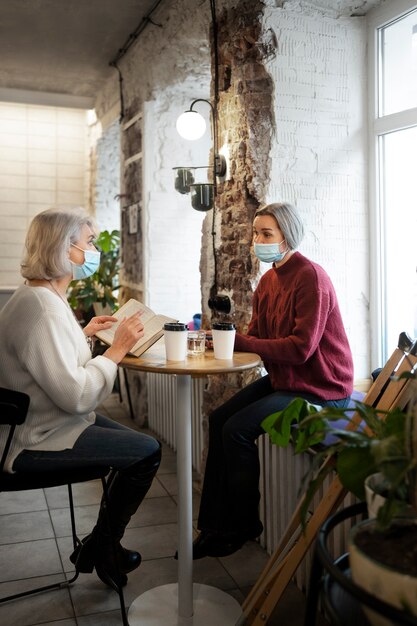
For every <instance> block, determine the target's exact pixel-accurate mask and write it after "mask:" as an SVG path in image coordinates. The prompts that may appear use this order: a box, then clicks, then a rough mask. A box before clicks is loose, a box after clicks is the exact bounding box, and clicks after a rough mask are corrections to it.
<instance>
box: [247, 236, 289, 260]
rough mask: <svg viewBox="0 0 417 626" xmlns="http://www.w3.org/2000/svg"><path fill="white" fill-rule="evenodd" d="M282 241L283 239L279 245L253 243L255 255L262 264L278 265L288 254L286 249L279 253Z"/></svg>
mask: <svg viewBox="0 0 417 626" xmlns="http://www.w3.org/2000/svg"><path fill="white" fill-rule="evenodd" d="M284 241H285V239H283V240H282V241H280V243H255V244H254V246H253V248H254V252H255V255H256V256H257V257H258V259H259V260H260V261H263V262H264V263H278V261H282V259H283V258H284V256H285V255H286V254H287V252H288V248H287V249H286V250H284V252H280V251H279V247H280V245H281V244H282V243H284Z"/></svg>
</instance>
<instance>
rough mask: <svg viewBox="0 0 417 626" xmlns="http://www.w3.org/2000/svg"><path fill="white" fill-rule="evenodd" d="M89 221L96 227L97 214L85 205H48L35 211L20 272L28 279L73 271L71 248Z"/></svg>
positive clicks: (49, 278) (49, 276)
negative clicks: (95, 215) (86, 208)
mask: <svg viewBox="0 0 417 626" xmlns="http://www.w3.org/2000/svg"><path fill="white" fill-rule="evenodd" d="M84 224H87V226H90V228H91V229H92V230H93V231H94V232H97V231H96V226H95V223H94V220H93V218H92V217H91V216H90V215H88V213H87V212H86V211H85V210H84V209H81V208H76V209H48V210H46V211H42V212H41V213H38V215H35V217H34V218H33V220H32V222H31V224H30V226H29V230H28V232H27V235H26V241H25V252H24V256H23V259H22V262H21V264H20V273H21V274H22V276H23V278H27V279H28V280H34V279H37V280H51V279H53V278H62V276H65V275H66V274H69V273H70V272H71V263H70V260H69V257H68V251H69V248H70V245H71V244H72V243H76V242H77V241H78V240H79V238H80V234H81V228H82V227H83V226H84Z"/></svg>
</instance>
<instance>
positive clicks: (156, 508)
mask: <svg viewBox="0 0 417 626" xmlns="http://www.w3.org/2000/svg"><path fill="white" fill-rule="evenodd" d="M101 412H102V413H104V414H107V415H109V416H111V417H113V418H115V419H118V420H120V421H122V422H124V423H127V424H129V425H130V426H131V425H132V423H131V421H130V419H129V417H128V416H127V414H126V412H125V411H124V409H123V406H122V405H120V403H119V399H118V396H117V395H112V396H111V397H110V398H109V399H108V400H107V401H106V403H105V404H104V405H103V406H102V407H101ZM175 472H176V456H175V454H174V452H172V450H171V449H170V448H168V447H167V446H164V450H163V460H162V463H161V466H160V469H159V471H158V474H157V477H156V479H155V480H154V483H153V485H152V488H151V490H150V492H149V493H148V496H147V497H146V499H145V501H144V502H143V503H142V505H141V507H140V509H139V511H138V513H136V515H135V516H134V517H133V518H132V520H131V522H130V524H129V527H128V529H127V530H126V533H125V537H124V541H123V543H124V545H125V546H126V547H128V548H132V549H133V548H135V549H139V550H140V552H141V553H142V556H143V562H142V565H141V567H140V568H139V569H137V570H136V571H135V572H132V573H131V574H129V582H128V584H127V586H126V587H125V598H126V604H127V606H129V605H130V603H131V602H132V601H133V599H134V598H136V596H138V595H139V594H141V593H142V592H144V591H146V590H148V589H150V588H152V587H155V586H157V585H161V584H166V583H172V582H175V581H176V579H177V561H175V560H174V558H173V555H174V553H175V550H176V546H177V483H176V473H175ZM74 496H75V504H76V517H77V527H78V529H79V533H80V535H84V534H87V533H88V532H89V531H90V530H91V528H92V527H93V525H94V522H95V519H96V515H97V511H98V505H99V500H100V497H101V485H100V484H99V483H85V484H82V485H76V486H75V487H74ZM193 500H194V502H193V507H194V515H195V516H196V514H197V510H198V504H199V494H198V491H197V490H195V492H194V496H193ZM67 507H68V502H67V492H66V488H65V487H64V488H55V489H48V490H45V491H31V492H25V493H21V494H5V493H2V494H0V595H1V596H4V595H7V594H11V593H14V592H17V591H21V590H23V589H25V588H30V587H31V586H34V585H35V584H37V585H38V586H39V585H41V584H48V583H49V582H50V581H54V580H56V579H60V577H62V572H65V574H68V573H70V572H71V571H72V570H73V566H72V564H71V563H70V561H69V559H68V555H69V554H70V552H71V538H70V520H69V514H68V508H67ZM267 558H268V557H267V554H266V553H265V551H264V550H262V548H261V547H260V546H259V545H258V544H257V543H256V542H249V543H248V544H246V545H245V546H244V547H243V548H242V549H241V550H240V551H239V552H237V553H235V554H234V555H232V556H230V557H227V558H222V559H212V558H206V559H202V560H200V561H196V562H195V564H194V580H195V581H196V582H200V583H205V584H208V585H213V586H215V587H218V588H220V589H223V590H224V591H226V592H228V593H230V594H231V595H233V596H234V597H235V598H237V599H238V601H239V602H242V601H243V599H244V597H245V596H246V594H247V593H248V591H249V589H250V588H251V586H252V585H253V583H254V582H255V581H256V579H257V576H258V574H259V573H260V571H261V570H262V568H263V566H264V565H265V563H266V561H267ZM118 607H119V604H118V596H117V594H116V593H115V592H113V591H112V590H111V589H109V588H107V587H105V586H104V585H103V583H102V582H101V581H100V580H99V579H98V578H97V576H96V575H95V573H93V574H81V575H80V576H79V578H78V579H77V581H76V582H75V583H74V584H73V585H72V587H71V588H70V589H63V590H58V591H51V592H48V593H42V594H38V595H35V596H31V597H30V598H24V599H20V600H16V601H14V602H10V603H7V604H2V605H0V624H1V625H2V626H34V625H35V624H43V625H44V626H52V625H54V626H76V625H78V626H119V625H120V624H121V618H120V612H119V610H118ZM303 609H304V596H303V595H302V594H301V592H300V591H299V590H298V589H296V588H295V587H294V586H290V588H289V589H288V590H287V592H286V594H285V597H284V598H283V599H282V601H281V602H280V604H279V607H278V608H277V609H276V611H275V613H274V616H273V618H272V619H271V620H270V621H269V622H268V623H269V624H270V625H271V626H276V625H278V624H279V626H298V625H299V626H301V625H302V623H303V612H304V611H303ZM144 626H146V625H144ZM194 626H200V625H199V624H194ZM206 626H212V625H206ZM213 626H222V625H221V624H216V625H213Z"/></svg>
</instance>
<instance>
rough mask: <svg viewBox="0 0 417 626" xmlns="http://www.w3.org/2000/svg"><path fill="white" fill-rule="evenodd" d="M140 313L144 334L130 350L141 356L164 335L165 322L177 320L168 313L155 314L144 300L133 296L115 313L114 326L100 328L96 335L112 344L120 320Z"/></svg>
mask: <svg viewBox="0 0 417 626" xmlns="http://www.w3.org/2000/svg"><path fill="white" fill-rule="evenodd" d="M138 312H139V314H140V319H141V321H142V323H143V325H144V335H143V337H141V338H140V339H139V340H138V341H137V342H136V343H135V345H134V346H133V348H132V349H131V350H130V354H134V355H135V356H140V355H141V354H142V353H143V352H145V350H147V349H148V348H149V347H150V346H151V345H152V344H154V343H155V342H156V341H157V340H158V339H159V338H160V337H162V335H163V326H164V324H165V322H175V321H176V320H175V319H173V318H172V317H167V316H166V315H155V313H154V312H153V311H152V309H150V308H149V307H147V306H146V305H145V304H142V302H139V301H138V300H135V299H133V298H131V299H130V300H128V301H127V302H126V303H125V304H124V305H123V306H121V307H120V309H119V310H118V311H116V312H115V313H113V315H114V317H117V318H118V321H117V322H114V324H113V326H112V327H111V328H109V329H108V330H100V331H98V332H97V333H96V337H98V339H101V341H104V343H107V344H109V345H111V344H112V342H113V339H114V334H115V332H116V329H117V327H118V326H119V324H120V322H121V321H122V320H124V319H125V318H127V317H130V316H131V315H133V314H134V313H138Z"/></svg>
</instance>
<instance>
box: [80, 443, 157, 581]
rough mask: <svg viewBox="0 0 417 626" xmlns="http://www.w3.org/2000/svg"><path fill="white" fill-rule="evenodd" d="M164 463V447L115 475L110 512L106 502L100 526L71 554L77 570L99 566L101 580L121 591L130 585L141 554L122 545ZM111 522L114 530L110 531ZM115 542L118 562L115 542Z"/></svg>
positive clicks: (100, 518) (111, 481)
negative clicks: (118, 587)
mask: <svg viewBox="0 0 417 626" xmlns="http://www.w3.org/2000/svg"><path fill="white" fill-rule="evenodd" d="M160 461H161V448H160V447H159V448H158V450H157V451H156V452H154V453H153V454H151V455H150V456H149V457H147V458H146V459H143V460H142V461H138V462H137V463H135V464H134V465H131V466H130V467H128V468H127V469H125V470H121V471H118V472H115V473H114V474H113V475H112V476H111V477H110V479H109V481H108V482H110V486H109V488H108V492H109V509H108V511H107V504H106V502H105V501H104V499H103V500H102V503H101V506H100V511H99V515H98V519H97V524H96V526H95V527H94V529H93V532H92V533H91V535H90V536H89V537H88V538H86V539H85V540H84V542H83V544H82V545H81V547H80V546H78V547H77V548H76V550H75V551H74V552H73V553H72V554H71V556H70V560H71V561H72V562H73V563H75V567H76V570H77V571H80V572H91V571H92V570H93V568H94V567H95V569H96V573H97V575H98V577H99V578H100V579H101V580H102V581H103V582H104V583H105V584H106V585H108V586H109V587H112V588H113V589H116V590H117V583H118V582H119V584H120V585H122V586H124V585H125V584H126V583H127V576H126V574H127V573H128V572H131V571H133V570H134V569H136V568H137V567H139V565H140V563H141V556H140V554H139V552H134V551H131V550H126V549H125V548H123V547H122V546H121V545H120V540H121V538H122V537H123V534H124V531H125V528H126V526H127V525H128V523H129V521H130V518H131V517H132V515H133V514H134V513H136V511H137V509H138V507H139V505H140V504H141V502H142V500H143V499H144V497H145V495H146V494H147V492H148V490H149V487H150V486H151V484H152V480H153V478H154V476H155V474H156V472H157V470H158V467H159V463H160ZM109 521H110V528H109ZM113 541H114V542H115V546H114V547H115V549H116V554H117V563H116V562H115V558H114V549H113V544H112V542H113Z"/></svg>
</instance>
